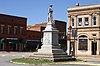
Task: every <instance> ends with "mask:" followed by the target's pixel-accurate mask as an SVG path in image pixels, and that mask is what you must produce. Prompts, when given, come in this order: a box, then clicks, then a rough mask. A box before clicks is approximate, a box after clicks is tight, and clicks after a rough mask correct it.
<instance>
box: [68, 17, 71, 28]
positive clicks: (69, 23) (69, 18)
mask: <svg viewBox="0 0 100 66" xmlns="http://www.w3.org/2000/svg"><path fill="white" fill-rule="evenodd" d="M69 26H71V15H68V27H69Z"/></svg>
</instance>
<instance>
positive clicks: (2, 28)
mask: <svg viewBox="0 0 100 66" xmlns="http://www.w3.org/2000/svg"><path fill="white" fill-rule="evenodd" d="M4 27H5V25H1V34H4Z"/></svg>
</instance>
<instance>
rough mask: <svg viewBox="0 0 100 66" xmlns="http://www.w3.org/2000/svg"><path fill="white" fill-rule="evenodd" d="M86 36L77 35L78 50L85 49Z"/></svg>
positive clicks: (86, 43) (86, 45) (86, 46)
mask: <svg viewBox="0 0 100 66" xmlns="http://www.w3.org/2000/svg"><path fill="white" fill-rule="evenodd" d="M87 48H88V38H87V36H85V35H82V36H80V37H79V50H87Z"/></svg>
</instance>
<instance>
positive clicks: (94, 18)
mask: <svg viewBox="0 0 100 66" xmlns="http://www.w3.org/2000/svg"><path fill="white" fill-rule="evenodd" d="M93 25H96V16H94V17H93Z"/></svg>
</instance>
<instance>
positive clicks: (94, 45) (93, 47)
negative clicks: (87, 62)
mask: <svg viewBox="0 0 100 66" xmlns="http://www.w3.org/2000/svg"><path fill="white" fill-rule="evenodd" d="M96 51H97V42H95V43H94V42H92V55H96V54H97V53H96Z"/></svg>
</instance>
